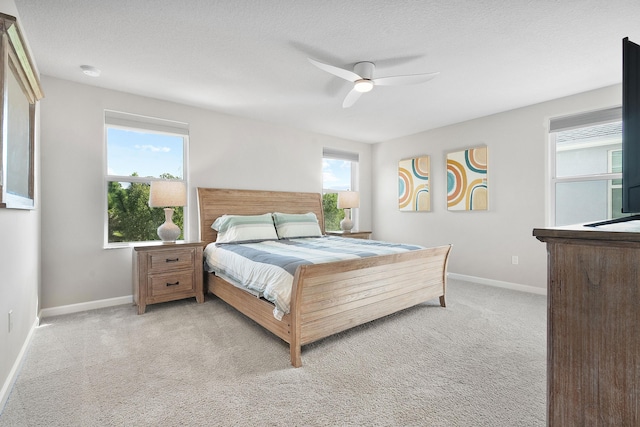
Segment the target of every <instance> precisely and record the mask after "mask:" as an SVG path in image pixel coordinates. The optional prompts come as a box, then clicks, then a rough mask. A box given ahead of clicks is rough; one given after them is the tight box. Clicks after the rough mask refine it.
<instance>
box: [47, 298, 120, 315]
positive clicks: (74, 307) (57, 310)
mask: <svg viewBox="0 0 640 427" xmlns="http://www.w3.org/2000/svg"><path fill="white" fill-rule="evenodd" d="M123 304H133V295H128V296H125V297H117V298H108V299H101V300H96V301H88V302H81V303H78V304H69V305H62V306H59V307H51V308H43V309H42V310H40V318H41V319H44V318H45V317H52V316H60V315H62V314H71V313H79V312H81V311H87V310H96V309H98V308H105V307H113V306H116V305H123Z"/></svg>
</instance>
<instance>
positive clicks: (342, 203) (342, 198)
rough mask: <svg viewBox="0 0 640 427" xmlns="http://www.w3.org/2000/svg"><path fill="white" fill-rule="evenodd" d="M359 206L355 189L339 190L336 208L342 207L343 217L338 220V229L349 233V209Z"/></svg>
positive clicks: (350, 222) (358, 195) (350, 224)
mask: <svg viewBox="0 0 640 427" xmlns="http://www.w3.org/2000/svg"><path fill="white" fill-rule="evenodd" d="M359 206H360V194H359V193H358V192H357V191H339V192H338V209H344V219H343V220H342V221H340V229H341V230H343V231H344V232H347V233H350V232H351V229H352V228H353V221H351V210H352V209H353V208H357V207H359Z"/></svg>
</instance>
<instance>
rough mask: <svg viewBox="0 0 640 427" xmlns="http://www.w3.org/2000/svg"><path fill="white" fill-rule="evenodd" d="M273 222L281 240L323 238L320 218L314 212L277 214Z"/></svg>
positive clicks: (274, 215)
mask: <svg viewBox="0 0 640 427" xmlns="http://www.w3.org/2000/svg"><path fill="white" fill-rule="evenodd" d="M273 222H274V223H275V225H276V232H277V233H278V237H279V238H280V239H294V238H296V237H321V236H322V231H320V226H319V225H318V217H316V214H314V213H313V212H309V213H306V214H285V213H280V212H275V213H274V214H273Z"/></svg>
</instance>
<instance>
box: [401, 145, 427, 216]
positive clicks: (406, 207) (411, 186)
mask: <svg viewBox="0 0 640 427" xmlns="http://www.w3.org/2000/svg"><path fill="white" fill-rule="evenodd" d="M430 168H431V160H430V158H429V156H422V157H416V158H413V159H404V160H400V162H398V207H399V209H400V210H401V211H408V212H420V211H424V212H428V211H430V210H431V188H430V183H431V178H430V176H429V174H430Z"/></svg>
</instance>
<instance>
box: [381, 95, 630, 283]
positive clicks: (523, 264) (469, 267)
mask: <svg viewBox="0 0 640 427" xmlns="http://www.w3.org/2000/svg"><path fill="white" fill-rule="evenodd" d="M621 102H622V101H621V87H620V85H617V86H612V87H607V88H603V89H598V90H595V91H591V92H587V93H583V94H578V95H574V96H570V97H566V98H561V99H557V100H554V101H549V102H545V103H541V104H537V105H533V106H530V107H526V108H521V109H517V110H513V111H507V112H504V113H500V114H495V115H492V116H488V117H484V118H480V119H477V120H472V121H468V122H464V123H459V124H455V125H452V126H447V127H443V128H439V129H434V130H431V131H428V132H423V133H420V134H416V135H411V136H407V137H404V138H398V139H395V140H392V141H388V142H384V143H380V144H377V145H376V146H375V147H374V151H373V164H372V170H373V171H375V173H374V174H373V190H374V194H375V197H374V199H373V211H374V217H373V229H374V233H375V237H376V238H379V239H383V240H396V241H404V242H410V243H418V244H422V245H427V246H429V245H440V244H446V243H452V244H453V245H454V248H453V252H452V255H451V259H450V263H449V271H450V272H452V273H457V274H460V275H465V276H473V277H479V278H482V279H488V280H490V281H496V282H506V283H507V284H516V285H525V286H533V287H538V288H545V287H546V271H547V270H546V268H547V267H546V261H547V258H546V251H545V246H544V244H543V243H541V242H539V241H537V240H536V239H535V238H534V237H532V230H533V228H536V227H543V226H545V225H546V224H545V221H546V218H547V209H548V207H547V196H546V194H547V185H548V181H547V176H548V172H547V162H548V161H547V157H548V120H549V118H551V117H557V116H564V115H568V114H574V113H579V112H584V111H590V110H596V109H600V108H607V107H611V106H616V105H620V104H621ZM482 144H485V145H487V146H488V148H489V160H488V161H489V174H488V185H489V210H488V211H486V212H449V211H447V207H446V197H447V189H446V188H447V187H446V186H447V181H446V166H445V161H446V154H447V153H448V152H451V151H458V150H460V149H465V148H468V147H473V146H477V145H482ZM420 155H430V156H431V177H432V187H431V191H432V199H431V200H432V201H431V203H432V210H431V212H429V213H407V212H400V211H398V208H397V197H398V195H397V193H398V184H397V182H398V178H397V168H398V161H399V160H400V159H404V158H411V157H416V156H420ZM512 255H517V256H518V257H519V264H518V265H512V264H511V257H512Z"/></svg>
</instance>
